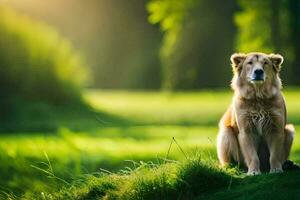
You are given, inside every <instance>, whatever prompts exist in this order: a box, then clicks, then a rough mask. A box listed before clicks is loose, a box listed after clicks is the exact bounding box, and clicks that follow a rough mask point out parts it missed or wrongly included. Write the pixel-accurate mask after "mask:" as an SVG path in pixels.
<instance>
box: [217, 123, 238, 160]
mask: <svg viewBox="0 0 300 200" xmlns="http://www.w3.org/2000/svg"><path fill="white" fill-rule="evenodd" d="M217 151H218V158H219V160H220V163H221V165H222V166H224V165H228V164H230V162H232V160H231V159H233V160H234V161H235V162H237V163H240V158H239V156H240V155H239V146H238V141H237V137H236V135H235V133H234V132H233V129H232V128H231V127H225V126H224V127H220V131H219V134H218V139H217Z"/></svg>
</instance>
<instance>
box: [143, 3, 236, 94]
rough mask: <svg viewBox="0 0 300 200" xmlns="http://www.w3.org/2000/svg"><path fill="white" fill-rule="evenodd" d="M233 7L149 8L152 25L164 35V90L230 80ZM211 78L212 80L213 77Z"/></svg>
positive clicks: (161, 5) (181, 5)
mask: <svg viewBox="0 0 300 200" xmlns="http://www.w3.org/2000/svg"><path fill="white" fill-rule="evenodd" d="M234 9H235V3H234V1H232V0H229V1H227V3H226V4H220V3H219V2H218V1H216V0H213V1H196V0H189V1H172V0H167V1H160V0H153V1H151V2H150V3H149V4H148V10H149V12H150V17H149V20H150V22H151V23H154V24H156V23H159V24H160V26H161V28H162V30H163V31H164V32H165V35H164V43H163V44H162V48H161V60H162V63H163V67H164V74H163V75H164V87H165V88H167V89H196V88H203V87H216V86H220V85H221V84H224V83H226V82H227V81H228V80H229V76H230V70H228V69H229V67H228V64H229V63H228V57H229V56H230V54H231V53H232V49H233V39H234V31H235V28H234V25H233V22H232V17H233V13H234ZM212 74H213V76H212Z"/></svg>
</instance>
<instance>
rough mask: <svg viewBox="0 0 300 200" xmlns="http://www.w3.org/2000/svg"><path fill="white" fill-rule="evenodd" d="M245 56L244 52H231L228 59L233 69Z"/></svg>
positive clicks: (238, 65) (239, 64)
mask: <svg viewBox="0 0 300 200" xmlns="http://www.w3.org/2000/svg"><path fill="white" fill-rule="evenodd" d="M245 58H246V54H244V53H234V54H232V56H231V58H230V60H231V64H232V67H233V69H236V68H238V67H240V66H241V64H242V63H243V61H244V60H245Z"/></svg>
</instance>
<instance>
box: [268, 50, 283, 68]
mask: <svg viewBox="0 0 300 200" xmlns="http://www.w3.org/2000/svg"><path fill="white" fill-rule="evenodd" d="M269 58H270V60H271V61H272V63H273V68H274V70H275V71H276V72H280V69H281V64H282V63H283V60H284V59H283V57H282V56H281V55H280V54H273V53H272V54H270V55H269Z"/></svg>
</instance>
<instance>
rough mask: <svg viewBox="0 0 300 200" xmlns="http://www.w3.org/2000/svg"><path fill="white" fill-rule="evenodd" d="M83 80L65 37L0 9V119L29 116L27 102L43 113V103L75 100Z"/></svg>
mask: <svg viewBox="0 0 300 200" xmlns="http://www.w3.org/2000/svg"><path fill="white" fill-rule="evenodd" d="M86 78H87V72H86V66H85V64H84V62H83V60H82V58H81V56H80V55H79V54H77V53H76V52H74V50H73V48H72V46H71V44H70V43H69V42H68V40H66V39H64V38H62V37H60V36H59V34H58V33H57V32H56V31H55V30H54V29H53V28H51V27H49V26H47V25H45V24H43V23H40V22H35V21H33V20H31V19H30V18H27V17H26V16H23V15H18V14H16V13H15V12H14V11H12V10H11V9H8V8H4V7H1V8H0V91H1V94H0V109H1V121H2V122H3V121H6V122H7V121H15V122H18V120H20V119H19V117H20V115H24V117H25V118H28V117H29V115H30V113H29V110H30V109H31V108H29V107H32V106H33V107H34V108H33V110H35V112H36V114H37V113H41V112H42V113H46V112H47V111H46V110H45V106H43V105H70V104H77V103H79V102H80V101H81V94H80V88H81V87H82V86H83V84H84V82H85V81H86ZM26 109H29V110H26ZM23 111H26V112H23ZM48 111H49V110H48ZM49 112H50V111H49ZM49 112H48V114H49ZM37 116H39V115H37ZM4 125H5V126H6V125H7V124H5V122H4ZM2 128H3V127H2Z"/></svg>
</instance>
